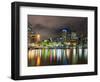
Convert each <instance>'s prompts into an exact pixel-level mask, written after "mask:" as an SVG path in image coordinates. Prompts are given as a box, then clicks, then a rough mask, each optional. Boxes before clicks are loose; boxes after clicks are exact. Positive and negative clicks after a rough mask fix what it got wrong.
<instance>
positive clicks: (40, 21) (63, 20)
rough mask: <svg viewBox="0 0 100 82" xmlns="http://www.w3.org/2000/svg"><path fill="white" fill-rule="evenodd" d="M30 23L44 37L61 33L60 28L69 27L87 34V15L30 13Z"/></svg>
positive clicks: (34, 30) (33, 29)
mask: <svg viewBox="0 0 100 82" xmlns="http://www.w3.org/2000/svg"><path fill="white" fill-rule="evenodd" d="M28 23H30V24H31V25H32V31H33V32H35V33H40V34H41V37H42V39H48V37H54V35H57V34H58V35H59V32H60V30H61V29H63V28H67V27H68V28H70V29H71V31H74V32H76V33H78V34H80V33H82V34H85V35H86V34H87V18H86V17H64V16H39V15H28Z"/></svg>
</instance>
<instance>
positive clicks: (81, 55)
mask: <svg viewBox="0 0 100 82" xmlns="http://www.w3.org/2000/svg"><path fill="white" fill-rule="evenodd" d="M87 57H88V52H87V48H85V49H82V48H74V47H73V48H64V49H56V48H53V49H50V48H42V49H30V50H28V66H50V65H73V64H87V59H88V58H87Z"/></svg>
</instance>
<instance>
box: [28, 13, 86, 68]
mask: <svg viewBox="0 0 100 82" xmlns="http://www.w3.org/2000/svg"><path fill="white" fill-rule="evenodd" d="M61 20H63V21H61ZM47 21H48V22H47ZM80 28H81V29H80ZM87 43H88V40H87V18H86V17H59V16H58V17H56V16H34V15H29V16H28V55H27V57H28V58H27V59H28V66H29V67H31V66H55V65H79V64H88V46H87V45H88V44H87Z"/></svg>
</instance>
